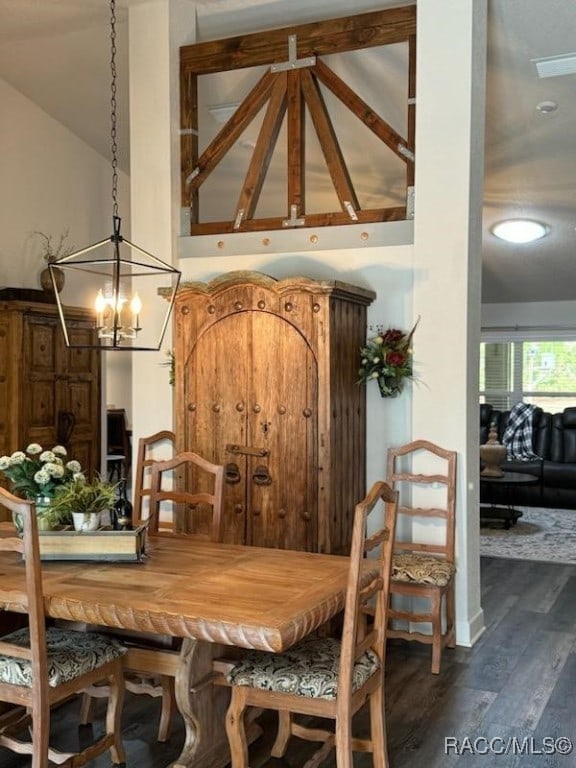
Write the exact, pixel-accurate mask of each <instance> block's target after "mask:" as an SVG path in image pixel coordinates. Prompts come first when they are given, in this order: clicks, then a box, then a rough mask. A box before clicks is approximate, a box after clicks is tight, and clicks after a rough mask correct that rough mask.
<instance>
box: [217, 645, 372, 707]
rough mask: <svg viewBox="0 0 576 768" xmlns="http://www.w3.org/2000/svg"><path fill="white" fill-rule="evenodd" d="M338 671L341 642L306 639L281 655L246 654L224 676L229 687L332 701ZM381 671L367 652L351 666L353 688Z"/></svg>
mask: <svg viewBox="0 0 576 768" xmlns="http://www.w3.org/2000/svg"><path fill="white" fill-rule="evenodd" d="M339 667H340V641H339V640H336V639H335V638H331V637H323V638H316V637H314V638H312V639H310V638H308V639H307V640H303V641H302V642H300V643H298V644H297V645H295V646H293V647H292V648H290V649H288V650H287V651H284V653H268V652H265V651H247V652H246V654H244V656H243V658H242V660H241V661H240V662H239V663H238V664H236V666H235V667H233V668H232V669H231V670H230V671H229V672H228V674H227V679H228V682H229V683H230V684H231V685H244V686H249V687H251V688H262V689H263V690H266V691H276V692H277V693H289V694H292V695H294V696H304V697H306V698H309V699H335V698H336V693H337V690H338V670H339ZM379 667H380V661H379V659H378V656H376V654H375V653H374V652H373V651H370V650H368V651H366V652H365V653H364V654H363V655H362V656H361V658H360V659H358V660H357V661H356V663H355V665H354V672H353V682H352V688H353V690H354V691H356V690H358V689H359V688H360V687H361V686H362V685H363V684H364V683H365V682H366V680H368V678H370V677H371V676H372V675H373V674H374V672H376V670H377V669H379Z"/></svg>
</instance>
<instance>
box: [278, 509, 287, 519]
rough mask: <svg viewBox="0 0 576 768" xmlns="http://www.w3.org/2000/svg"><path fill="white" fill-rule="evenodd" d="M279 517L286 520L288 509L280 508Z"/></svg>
mask: <svg viewBox="0 0 576 768" xmlns="http://www.w3.org/2000/svg"><path fill="white" fill-rule="evenodd" d="M278 517H279V518H281V519H282V520H284V518H285V517H286V510H285V509H279V510H278Z"/></svg>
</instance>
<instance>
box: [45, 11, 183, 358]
mask: <svg viewBox="0 0 576 768" xmlns="http://www.w3.org/2000/svg"><path fill="white" fill-rule="evenodd" d="M110 71H111V74H112V81H111V99H110V105H111V114H110V122H111V130H110V137H111V145H112V225H113V226H112V235H111V236H110V237H108V238H106V239H105V240H101V241H100V242H98V243H94V244H93V245H89V246H87V247H86V248H82V249H81V250H79V251H74V253H71V254H69V255H68V256H64V257H62V258H61V259H57V260H56V261H53V262H52V263H50V264H49V265H48V266H49V269H50V277H51V278H52V285H53V287H54V294H55V296H56V302H57V305H58V313H59V315H60V322H61V324H62V330H63V332H64V338H65V341H66V346H67V347H71V348H83V349H86V348H89V349H100V350H114V349H117V350H132V351H138V350H150V351H154V350H158V349H160V347H161V345H162V341H163V339H164V334H165V332H166V328H167V327H168V320H169V319H170V313H171V311H172V307H173V305H174V299H175V297H176V290H177V288H178V284H179V282H180V274H181V273H180V271H179V270H177V269H175V268H174V267H172V266H171V265H170V264H166V263H165V262H163V261H161V260H160V259H158V258H157V257H156V256H154V255H152V254H151V253H148V251H145V250H143V249H142V248H140V247H139V246H137V245H135V244H134V243H131V242H130V241H129V240H126V238H124V237H122V235H121V234H120V223H121V219H120V217H119V215H118V200H117V198H118V158H117V149H118V146H117V143H116V0H110ZM59 272H64V273H65V275H66V282H67V283H68V285H73V286H74V290H75V292H76V293H77V294H78V297H79V300H78V301H76V302H75V304H76V306H78V305H82V306H83V307H86V308H88V311H89V312H90V314H91V315H92V316H93V317H94V334H93V340H92V341H91V342H90V343H86V334H85V332H84V333H77V334H76V333H75V328H77V327H78V312H77V311H75V310H74V309H72V308H69V307H67V306H65V305H64V304H63V303H62V301H61V298H60V294H59V293H58V291H57V290H56V281H57V279H58V273H59ZM167 281H168V282H169V284H170V287H171V290H170V289H169V287H168V286H167V285H166V283H167ZM82 296H83V297H84V300H83V301H82V299H81V297H82Z"/></svg>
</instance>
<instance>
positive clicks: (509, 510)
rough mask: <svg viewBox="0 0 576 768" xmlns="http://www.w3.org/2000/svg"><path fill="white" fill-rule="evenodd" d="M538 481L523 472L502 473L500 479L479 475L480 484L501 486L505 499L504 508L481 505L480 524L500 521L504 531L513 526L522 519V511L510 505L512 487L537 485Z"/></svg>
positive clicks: (537, 478)
mask: <svg viewBox="0 0 576 768" xmlns="http://www.w3.org/2000/svg"><path fill="white" fill-rule="evenodd" d="M539 479H540V478H539V477H537V476H536V475H529V474H527V473H525V472H504V474H503V475H502V477H491V476H489V475H485V476H484V477H483V476H482V475H480V483H497V484H498V485H501V486H502V487H503V489H504V493H505V494H506V497H507V504H506V505H505V506H498V505H496V504H481V505H480V523H482V521H493V520H496V521H498V520H501V521H502V524H503V526H504V528H506V530H508V528H510V526H511V525H515V524H516V522H517V521H518V519H519V518H521V517H522V511H521V510H520V509H515V508H514V506H513V505H512V501H511V496H512V492H513V489H514V486H516V485H531V484H532V483H537V482H538V481H539Z"/></svg>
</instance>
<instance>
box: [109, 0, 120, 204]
mask: <svg viewBox="0 0 576 768" xmlns="http://www.w3.org/2000/svg"><path fill="white" fill-rule="evenodd" d="M110 73H111V75H112V80H111V83H110V140H111V151H112V203H113V206H112V215H113V217H114V218H117V217H118V157H117V153H118V143H117V141H116V0H110Z"/></svg>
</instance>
